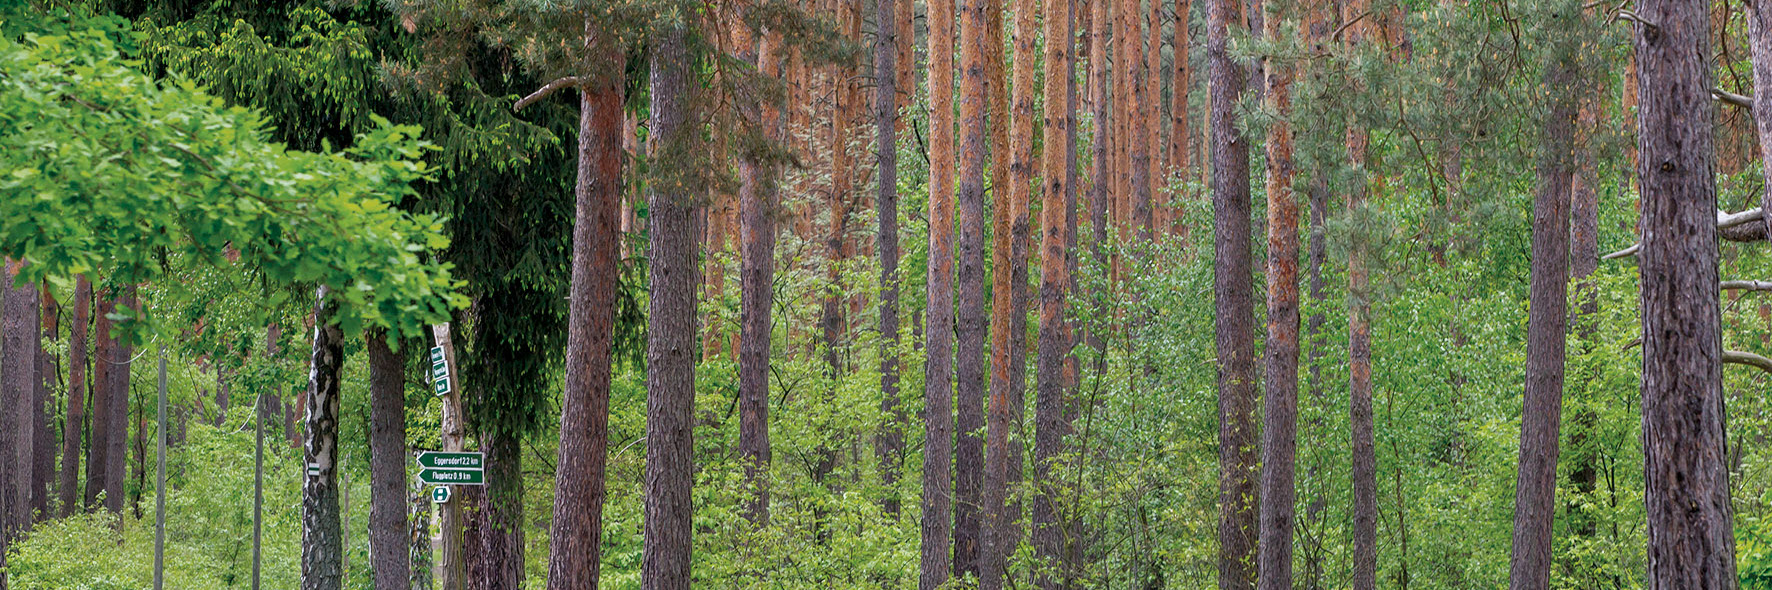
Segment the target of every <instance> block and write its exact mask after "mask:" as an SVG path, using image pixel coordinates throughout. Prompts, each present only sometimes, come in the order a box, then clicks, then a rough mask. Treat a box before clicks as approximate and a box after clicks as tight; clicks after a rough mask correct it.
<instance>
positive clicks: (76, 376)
mask: <svg viewBox="0 0 1772 590" xmlns="http://www.w3.org/2000/svg"><path fill="white" fill-rule="evenodd" d="M91 305H92V283H91V282H89V281H87V280H86V275H80V276H78V277H75V279H74V323H73V324H72V325H70V326H68V387H67V391H68V411H67V414H66V417H67V420H66V421H65V422H64V423H63V425H62V470H61V483H60V485H61V499H62V510H61V515H62V516H71V515H73V514H74V507H75V506H77V505H78V503H79V501H80V500H79V496H80V491H79V489H78V488H79V485H80V438H81V434H82V433H83V432H84V430H83V428H82V427H83V426H84V425H85V422H86V334H87V330H88V325H89V324H90V323H91Z"/></svg>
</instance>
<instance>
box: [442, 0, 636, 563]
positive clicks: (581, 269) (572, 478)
mask: <svg viewBox="0 0 1772 590" xmlns="http://www.w3.org/2000/svg"><path fill="white" fill-rule="evenodd" d="M584 43H585V50H586V51H590V52H594V53H596V54H598V55H601V56H602V58H601V59H602V60H603V61H601V62H600V63H603V64H607V67H605V68H604V71H603V72H602V74H603V75H594V76H592V77H590V78H589V79H586V80H583V81H581V82H580V86H579V107H578V108H579V122H578V185H577V187H576V189H575V193H576V197H575V199H576V201H575V202H576V204H575V205H574V211H575V213H574V221H573V229H572V283H571V286H570V287H569V288H570V289H571V293H572V296H571V298H570V302H569V303H568V310H567V315H568V318H569V319H568V321H567V324H568V328H567V332H566V363H565V364H566V377H565V384H564V390H563V394H562V398H563V399H562V402H561V408H560V450H559V454H558V456H557V460H556V462H555V466H556V467H555V478H554V515H553V524H552V526H551V528H550V529H549V536H548V537H549V546H548V555H549V559H548V590H581V589H595V588H596V587H597V583H598V579H599V576H600V571H601V566H602V558H601V554H602V539H603V501H604V498H605V497H606V492H605V490H606V489H607V488H606V485H607V484H606V483H605V480H606V477H605V470H606V461H607V460H608V454H609V383H610V378H611V371H612V366H611V363H612V361H613V353H614V344H615V340H614V338H615V299H616V287H617V283H618V281H619V280H620V276H621V269H620V266H619V265H620V256H621V237H622V234H621V232H620V227H621V198H622V176H621V175H622V161H623V159H624V157H623V156H624V154H623V152H622V149H621V147H622V140H623V117H622V102H623V94H624V88H625V80H623V78H622V75H621V72H622V71H623V69H624V67H625V66H624V65H623V64H624V63H625V53H624V52H623V50H622V48H621V47H619V46H618V45H617V42H616V41H615V38H614V36H612V35H605V34H603V32H602V31H601V30H599V29H597V28H596V27H595V26H594V25H593V24H591V23H590V22H589V21H587V22H586V23H585V40H584ZM445 590H452V589H447V588H446V589H445Z"/></svg>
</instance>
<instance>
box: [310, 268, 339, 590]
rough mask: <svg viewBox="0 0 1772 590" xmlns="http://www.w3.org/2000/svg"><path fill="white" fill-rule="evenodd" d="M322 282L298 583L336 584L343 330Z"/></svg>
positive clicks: (323, 587)
mask: <svg viewBox="0 0 1772 590" xmlns="http://www.w3.org/2000/svg"><path fill="white" fill-rule="evenodd" d="M329 299H330V298H329V297H328V296H327V288H326V287H320V288H319V289H318V290H317V291H316V292H315V296H314V302H315V303H314V353H313V356H312V364H311V365H310V367H309V369H308V396H307V397H308V402H307V415H306V416H305V417H304V419H303V427H304V430H305V431H306V432H305V436H304V437H303V440H302V459H303V465H304V466H305V467H306V474H307V475H306V477H304V478H303V479H302V486H301V508H302V509H301V525H302V526H301V541H302V543H301V545H302V551H301V588H302V590H338V589H339V588H340V587H341V584H342V582H343V576H344V531H343V530H342V528H341V524H340V521H339V477H338V475H339V467H340V466H341V465H340V463H339V460H338V418H339V415H338V412H339V398H340V394H341V393H342V391H341V390H340V387H339V385H340V383H339V371H340V369H341V368H343V365H344V349H343V345H344V334H343V332H341V331H340V330H339V327H338V325H337V324H334V323H333V322H332V316H333V314H334V313H336V310H337V307H338V304H337V303H336V302H333V301H330V300H329Z"/></svg>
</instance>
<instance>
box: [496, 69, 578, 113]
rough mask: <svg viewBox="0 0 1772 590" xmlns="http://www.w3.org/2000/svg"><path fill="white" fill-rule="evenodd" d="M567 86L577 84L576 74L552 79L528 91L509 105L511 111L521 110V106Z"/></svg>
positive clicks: (532, 102)
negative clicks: (535, 89) (513, 103)
mask: <svg viewBox="0 0 1772 590" xmlns="http://www.w3.org/2000/svg"><path fill="white" fill-rule="evenodd" d="M568 86H578V76H567V77H565V78H560V79H558V80H554V81H553V82H549V83H548V84H547V85H546V86H543V87H541V89H540V90H537V91H535V92H531V93H529V96H525V97H523V100H519V101H517V104H515V105H511V110H512V111H521V110H523V107H526V106H529V105H531V104H534V103H535V101H538V100H541V99H544V98H547V97H548V95H550V94H553V93H555V92H558V91H559V90H560V89H561V88H565V87H568Z"/></svg>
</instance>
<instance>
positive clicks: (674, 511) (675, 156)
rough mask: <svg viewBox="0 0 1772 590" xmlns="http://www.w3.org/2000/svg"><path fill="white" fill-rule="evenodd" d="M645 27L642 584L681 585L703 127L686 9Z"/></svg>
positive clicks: (671, 10) (687, 516) (687, 545)
mask: <svg viewBox="0 0 1772 590" xmlns="http://www.w3.org/2000/svg"><path fill="white" fill-rule="evenodd" d="M663 10H664V12H663V13H662V14H661V15H660V19H659V20H660V22H659V23H657V24H656V25H655V28H654V30H653V31H652V35H651V39H650V43H651V47H650V48H649V49H650V53H651V60H652V61H651V71H652V74H651V92H652V105H651V115H652V120H651V132H652V137H653V138H655V139H654V140H653V141H656V142H657V143H656V144H655V148H654V150H653V157H654V159H655V160H657V161H656V162H655V164H656V165H655V166H653V167H652V170H653V171H654V174H655V175H656V176H654V178H652V179H651V182H649V183H648V187H649V193H650V194H649V195H648V206H649V207H650V209H651V223H652V227H651V229H650V231H649V232H648V233H649V234H650V236H651V238H650V241H651V244H650V246H649V252H648V259H649V260H650V262H651V268H650V272H649V275H650V277H651V301H650V304H649V309H648V310H647V318H648V324H649V325H648V329H647V341H646V368H647V370H646V486H645V493H646V509H645V510H646V516H645V521H646V522H645V547H644V550H643V552H642V554H641V574H640V575H641V578H640V579H641V587H643V588H646V589H648V590H688V588H689V583H690V575H689V563H690V549H691V535H692V534H693V529H692V528H691V525H692V520H691V519H692V517H693V516H694V511H693V506H692V503H691V502H692V498H691V492H692V491H693V490H692V487H693V483H694V480H693V477H692V476H693V473H694V467H695V456H694V445H693V443H694V430H693V429H694V420H695V354H694V353H695V337H696V333H697V330H696V326H695V323H696V315H695V287H696V285H697V284H698V283H700V277H699V276H697V275H699V274H700V272H699V270H700V266H699V265H697V264H696V263H695V257H696V241H697V240H696V238H695V231H694V230H695V214H696V209H697V208H698V207H697V206H696V204H695V203H694V199H695V197H693V196H692V195H695V194H697V193H698V192H699V191H697V190H695V188H696V186H697V185H700V184H701V183H700V182H699V179H696V178H694V177H691V176H689V172H688V171H689V170H693V169H694V168H695V163H694V162H692V161H690V160H689V159H688V158H690V157H693V156H691V154H697V153H698V152H697V151H695V149H694V148H695V147H697V146H696V141H697V140H698V139H699V132H700V129H699V127H698V126H697V125H695V124H694V123H693V121H695V120H696V119H695V118H694V117H695V113H694V112H693V111H694V108H695V107H694V106H693V105H694V97H693V96H691V93H692V92H693V90H692V89H693V88H695V87H696V85H697V84H698V82H697V80H695V79H694V78H693V76H694V75H695V72H696V71H697V68H696V67H695V66H696V63H695V58H694V57H693V56H692V54H691V52H690V50H689V48H688V45H687V39H686V37H687V36H688V31H687V29H688V24H687V20H688V18H689V14H688V9H687V7H684V6H669V7H665V8H664V9H663Z"/></svg>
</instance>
